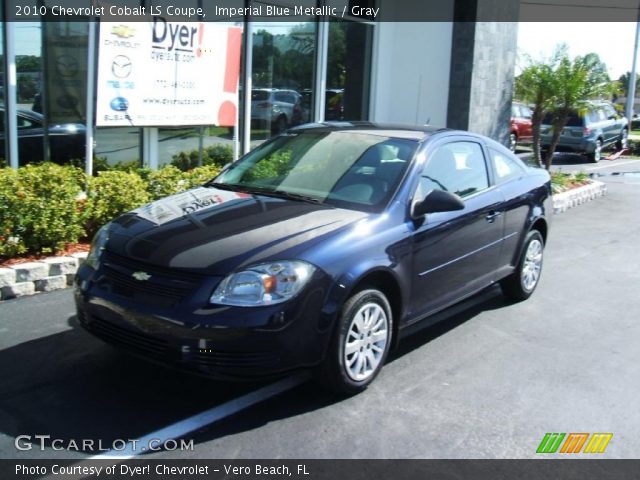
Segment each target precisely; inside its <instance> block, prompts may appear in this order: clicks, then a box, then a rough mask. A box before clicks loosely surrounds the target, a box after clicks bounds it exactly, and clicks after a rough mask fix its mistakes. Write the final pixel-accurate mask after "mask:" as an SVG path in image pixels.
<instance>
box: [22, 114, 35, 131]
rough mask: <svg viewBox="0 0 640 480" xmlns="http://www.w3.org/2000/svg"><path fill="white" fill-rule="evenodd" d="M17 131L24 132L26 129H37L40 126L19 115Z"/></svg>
mask: <svg viewBox="0 0 640 480" xmlns="http://www.w3.org/2000/svg"><path fill="white" fill-rule="evenodd" d="M17 123H18V130H24V129H27V128H34V127H39V126H40V125H39V124H37V123H36V122H35V121H33V120H31V119H29V118H26V117H23V116H21V115H18V122H17Z"/></svg>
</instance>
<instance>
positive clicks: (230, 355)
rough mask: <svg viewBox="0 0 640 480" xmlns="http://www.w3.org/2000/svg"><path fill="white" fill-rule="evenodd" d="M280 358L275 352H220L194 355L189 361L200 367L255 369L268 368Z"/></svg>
mask: <svg viewBox="0 0 640 480" xmlns="http://www.w3.org/2000/svg"><path fill="white" fill-rule="evenodd" d="M279 359H280V357H279V356H278V354H277V353H275V352H220V351H215V350H213V351H211V352H205V353H202V352H201V353H196V354H195V355H193V357H192V359H191V361H192V363H194V364H197V365H200V366H202V367H210V368H216V367H224V368H256V367H270V366H273V365H275V364H277V363H278V361H279Z"/></svg>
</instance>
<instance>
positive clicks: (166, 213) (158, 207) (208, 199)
mask: <svg viewBox="0 0 640 480" xmlns="http://www.w3.org/2000/svg"><path fill="white" fill-rule="evenodd" d="M248 197H250V195H248V194H246V193H237V192H229V191H226V190H216V189H213V188H205V187H198V188H194V189H192V190H187V191H186V192H183V193H178V194H176V195H171V196H170V197H167V198H163V199H161V200H158V201H156V202H153V203H149V204H147V205H144V206H142V207H140V208H138V209H136V210H134V211H133V213H135V214H137V215H138V216H139V217H142V218H144V219H147V220H149V221H150V222H153V223H156V224H158V225H162V224H163V223H167V222H170V221H171V220H175V219H176V218H180V217H184V216H185V215H189V214H194V213H197V212H200V211H202V210H206V209H209V208H212V207H215V206H216V205H220V204H223V203H225V202H229V201H232V200H238V199H242V198H248Z"/></svg>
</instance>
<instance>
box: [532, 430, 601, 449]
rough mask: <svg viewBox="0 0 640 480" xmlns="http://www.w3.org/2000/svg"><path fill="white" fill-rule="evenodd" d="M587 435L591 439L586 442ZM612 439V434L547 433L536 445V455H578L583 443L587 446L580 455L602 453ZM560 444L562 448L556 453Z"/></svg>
mask: <svg viewBox="0 0 640 480" xmlns="http://www.w3.org/2000/svg"><path fill="white" fill-rule="evenodd" d="M589 435H591V438H590V439H589V441H588V442H587V439H588V438H589ZM565 437H566V440H565ZM612 437H613V433H593V434H589V433H569V434H566V433H547V434H545V436H544V438H543V439H542V442H540V445H538V449H537V450H536V453H580V451H581V450H582V447H583V446H584V445H585V443H586V445H587V446H586V447H584V450H582V453H604V451H605V449H606V448H607V445H609V441H610V440H611V438H612ZM562 440H564V443H562ZM560 444H562V448H560V451H558V448H559V447H560Z"/></svg>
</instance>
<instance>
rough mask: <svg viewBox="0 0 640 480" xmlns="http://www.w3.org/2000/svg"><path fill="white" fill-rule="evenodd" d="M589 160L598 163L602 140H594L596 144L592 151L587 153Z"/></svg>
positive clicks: (600, 155)
mask: <svg viewBox="0 0 640 480" xmlns="http://www.w3.org/2000/svg"><path fill="white" fill-rule="evenodd" d="M587 158H588V159H589V161H590V162H593V163H598V162H599V161H600V160H601V159H602V140H600V139H598V140H596V146H595V148H594V149H593V152H592V153H589V154H588V155H587Z"/></svg>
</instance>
